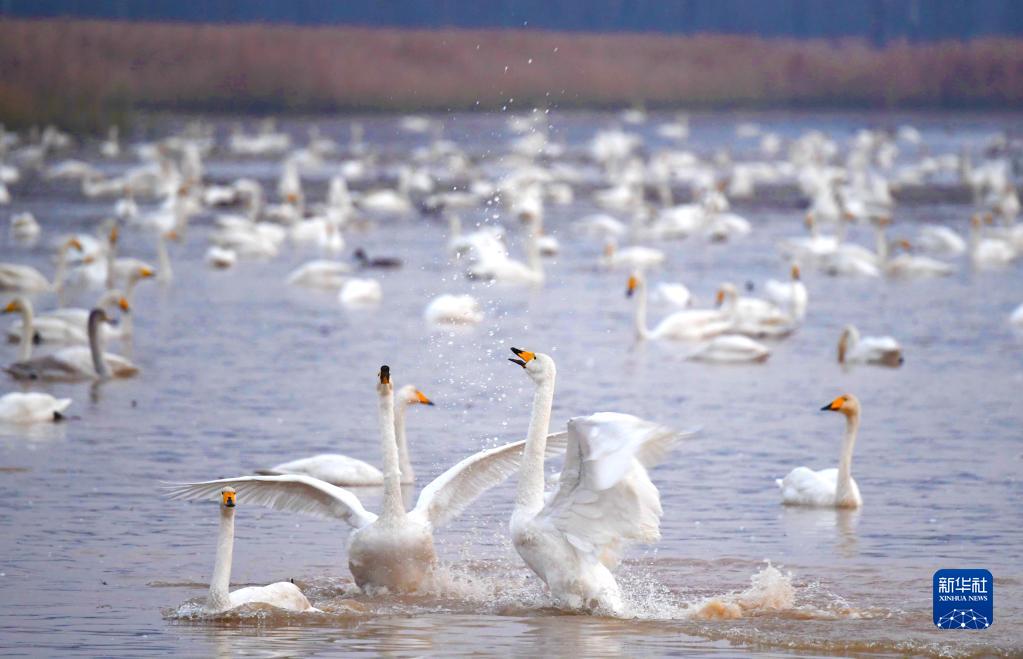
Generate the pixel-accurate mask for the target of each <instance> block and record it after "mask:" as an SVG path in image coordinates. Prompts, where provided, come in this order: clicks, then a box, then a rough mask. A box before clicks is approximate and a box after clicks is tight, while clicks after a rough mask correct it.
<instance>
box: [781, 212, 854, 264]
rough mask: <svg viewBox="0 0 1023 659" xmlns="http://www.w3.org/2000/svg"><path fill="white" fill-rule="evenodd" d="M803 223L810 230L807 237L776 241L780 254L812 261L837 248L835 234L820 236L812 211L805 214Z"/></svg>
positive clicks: (831, 252)
mask: <svg viewBox="0 0 1023 659" xmlns="http://www.w3.org/2000/svg"><path fill="white" fill-rule="evenodd" d="M804 224H805V226H806V228H807V229H809V231H810V235H809V237H805V236H800V237H798V238H786V239H785V240H782V241H781V242H780V243H778V248H779V249H780V250H781V252H782V254H783V255H785V256H787V257H789V258H792V259H798V260H806V261H814V260H820V259H823V258H826V257H828V256H830V255H832V254H834V253H835V252H836V251H837V250H838V246H839V244H840V241H839V239H838V238H837V237H836V236H822V235H821V234H820V231H819V230H818V228H817V219H816V216H815V215H814V213H812V212H809V213H807V214H806V217H805V219H804Z"/></svg>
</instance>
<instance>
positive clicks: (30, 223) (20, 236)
mask: <svg viewBox="0 0 1023 659" xmlns="http://www.w3.org/2000/svg"><path fill="white" fill-rule="evenodd" d="M10 222H11V228H10V231H11V236H12V237H13V238H14V239H15V240H18V241H21V242H31V241H34V240H35V239H37V238H38V237H39V234H40V233H42V229H40V227H39V222H37V221H36V218H35V217H34V216H33V215H32V213H18V214H17V215H12V216H11V220H10Z"/></svg>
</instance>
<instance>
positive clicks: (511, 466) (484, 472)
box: [412, 432, 568, 528]
mask: <svg viewBox="0 0 1023 659" xmlns="http://www.w3.org/2000/svg"><path fill="white" fill-rule="evenodd" d="M567 444H568V433H567V432H559V433H554V434H552V435H548V436H547V450H546V453H545V457H546V458H553V457H556V456H558V455H560V454H562V453H564V452H565V447H566V445H567ZM525 445H526V442H525V441H524V440H523V441H518V442H512V443H511V444H505V445H504V446H498V447H497V448H492V449H487V450H486V451H480V452H479V453H474V454H473V455H470V456H469V457H467V458H465V459H464V460H462V461H461V462H459V463H458V464H456V465H455V466H453V467H451V468H450V469H448V470H447V471H445V472H444V473H443V474H441V475H440V476H438V477H437V478H435V479H433V482H431V483H430V484H429V485H427V486H426V487H425V488H423V491H422V492H421V493H420V494H419V500H418V501H417V502H416V507H415V509H414V510H413V511H412V512H413V514H418V515H422V516H424V517H425V518H426V519H427V520H428V521H429V522H430V524H431V525H432V526H433V527H434V528H436V527H438V526H440V525H441V524H444V523H446V522H448V521H450V520H452V519H454V518H455V517H457V516H458V514H459V513H461V512H462V511H463V510H465V508H466V507H468V506H469V504H471V503H472V502H473V501H475V500H476V498H477V497H479V496H480V495H481V494H483V493H484V492H486V491H487V490H489V489H490V488H492V487H494V486H495V485H500V484H501V483H502V482H504V480H505V479H507V478H508V477H509V476H511V475H512V474H513V473H515V471H516V470H517V469H518V468H519V465H520V464H521V463H522V453H523V449H524V448H525Z"/></svg>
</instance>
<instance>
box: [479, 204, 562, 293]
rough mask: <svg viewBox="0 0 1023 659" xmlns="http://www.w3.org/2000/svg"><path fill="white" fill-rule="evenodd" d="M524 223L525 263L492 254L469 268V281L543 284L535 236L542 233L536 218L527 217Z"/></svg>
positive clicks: (541, 263) (538, 249)
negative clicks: (525, 228)
mask: <svg viewBox="0 0 1023 659" xmlns="http://www.w3.org/2000/svg"><path fill="white" fill-rule="evenodd" d="M524 222H525V223H526V226H527V230H526V231H527V233H526V257H527V259H528V261H527V263H523V262H521V261H516V260H514V259H511V258H508V256H506V255H500V253H499V252H492V253H491V254H490V255H489V256H487V257H485V258H481V259H480V260H479V261H477V262H476V263H475V264H473V265H471V266H470V267H469V269H468V271H467V275H468V277H469V278H470V279H492V280H495V281H497V282H500V283H503V284H525V285H533V286H539V285H541V284H543V282H544V271H543V259H542V258H541V256H540V245H539V243H538V241H537V240H538V235H537V234H538V232H540V231H542V228H541V227H539V226H538V218H537V217H529V218H527V219H525V220H524Z"/></svg>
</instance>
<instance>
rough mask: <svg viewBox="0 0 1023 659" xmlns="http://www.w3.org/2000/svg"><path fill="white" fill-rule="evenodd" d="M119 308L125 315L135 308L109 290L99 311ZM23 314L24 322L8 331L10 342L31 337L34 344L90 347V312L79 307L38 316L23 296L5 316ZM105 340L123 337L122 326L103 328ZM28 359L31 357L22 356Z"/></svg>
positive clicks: (101, 302)
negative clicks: (114, 307) (88, 344)
mask: <svg viewBox="0 0 1023 659" xmlns="http://www.w3.org/2000/svg"><path fill="white" fill-rule="evenodd" d="M114 305H116V306H117V307H118V308H119V309H120V310H121V312H123V313H126V314H127V313H129V312H130V311H131V305H130V304H129V302H128V299H127V297H125V296H124V295H123V294H122V293H121V292H120V291H116V290H114V291H106V292H104V293H103V295H102V296H101V297H100V299H99V301H98V302H97V303H96V308H99V309H104V310H105V309H108V308H109V307H111V306H114ZM14 312H20V313H21V319H20V320H16V321H15V322H13V323H11V325H10V327H8V328H7V340H8V341H9V342H19V341H20V342H22V343H24V341H25V340H26V338H28V340H30V342H31V343H63V344H87V343H88V342H89V332H88V323H89V310H88V309H81V308H78V307H61V308H58V309H54V310H52V311H48V312H46V313H42V314H39V315H36V314H35V313H34V311H33V308H32V303H31V302H29V301H28V300H27V299H25V298H23V297H19V298H16V299H15V300H12V301H11V302H10V303H8V305H7V306H6V307H4V309H3V313H14ZM102 331H103V338H105V339H119V338H122V336H123V333H122V326H120V325H118V326H111V325H107V324H105V325H103V326H102ZM21 359H27V357H21Z"/></svg>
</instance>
